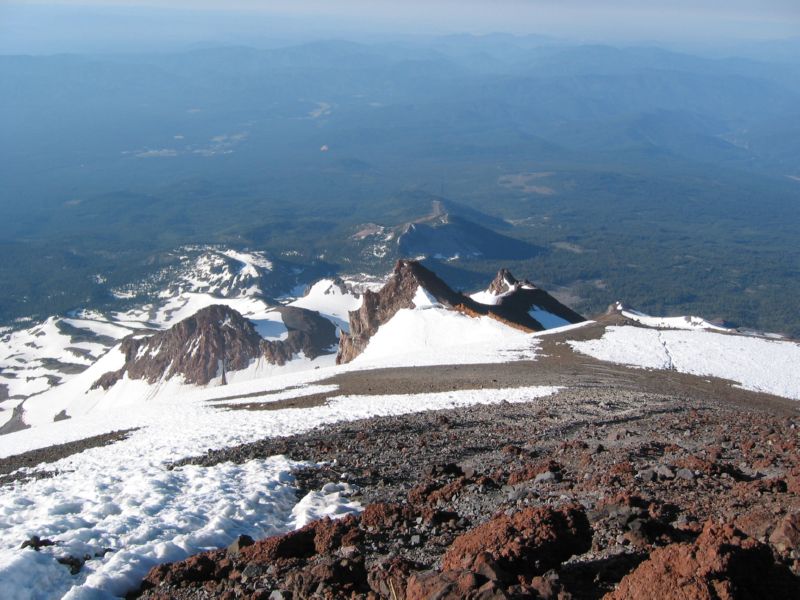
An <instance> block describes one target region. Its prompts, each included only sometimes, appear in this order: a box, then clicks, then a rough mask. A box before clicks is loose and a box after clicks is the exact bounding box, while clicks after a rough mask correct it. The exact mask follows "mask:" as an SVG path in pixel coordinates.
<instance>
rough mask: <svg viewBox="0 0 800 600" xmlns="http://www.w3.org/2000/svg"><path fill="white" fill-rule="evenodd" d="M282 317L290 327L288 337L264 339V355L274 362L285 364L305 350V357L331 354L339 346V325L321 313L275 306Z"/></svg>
mask: <svg viewBox="0 0 800 600" xmlns="http://www.w3.org/2000/svg"><path fill="white" fill-rule="evenodd" d="M275 310H276V311H277V312H279V313H280V314H281V316H282V317H283V323H284V325H286V328H287V329H288V330H289V334H288V336H287V337H286V339H285V340H262V341H261V346H262V350H263V354H264V358H266V360H267V361H268V362H269V363H271V364H274V365H284V364H286V363H287V362H288V361H290V360H291V359H292V357H293V356H294V355H295V354H298V353H300V352H302V353H303V354H304V355H305V357H306V358H316V357H318V356H322V355H323V354H330V353H331V352H332V351H333V350H332V348H334V347H335V345H336V341H337V340H336V327H335V326H334V324H333V323H331V322H330V321H329V320H328V319H326V318H325V317H322V316H320V314H319V313H318V312H314V311H311V310H306V309H304V308H296V307H294V306H282V307H279V308H276V309H275Z"/></svg>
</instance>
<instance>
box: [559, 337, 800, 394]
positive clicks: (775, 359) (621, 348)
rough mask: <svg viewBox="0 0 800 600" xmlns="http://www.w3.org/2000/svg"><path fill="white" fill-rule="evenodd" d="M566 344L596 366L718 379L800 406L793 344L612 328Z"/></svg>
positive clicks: (799, 356)
mask: <svg viewBox="0 0 800 600" xmlns="http://www.w3.org/2000/svg"><path fill="white" fill-rule="evenodd" d="M569 343H570V345H571V346H572V347H573V348H574V349H575V350H577V351H579V352H583V353H584V354H588V355H590V356H593V357H594V358H598V359H600V360H607V361H610V362H616V363H620V364H626V365H631V366H635V367H643V368H650V369H675V370H676V371H679V372H681V373H690V374H692V375H700V376H712V377H720V378H722V379H729V380H731V381H735V382H737V383H738V385H739V386H740V387H742V388H744V389H747V390H752V391H756V392H765V393H768V394H774V395H776V396H783V397H785V398H791V399H793V400H800V377H798V367H800V344H798V343H797V342H791V341H779V340H770V339H765V338H760V337H754V336H744V335H731V334H723V333H716V332H711V331H703V330H692V331H680V330H658V329H644V328H641V327H633V326H621V327H616V326H613V327H609V328H608V329H607V330H606V332H605V334H603V337H602V338H601V339H599V340H588V341H580V342H578V341H572V342H569Z"/></svg>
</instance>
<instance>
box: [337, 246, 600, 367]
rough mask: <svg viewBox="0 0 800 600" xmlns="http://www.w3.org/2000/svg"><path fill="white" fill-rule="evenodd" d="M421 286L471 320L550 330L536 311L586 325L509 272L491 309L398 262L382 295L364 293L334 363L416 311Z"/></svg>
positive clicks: (500, 277) (494, 287)
mask: <svg viewBox="0 0 800 600" xmlns="http://www.w3.org/2000/svg"><path fill="white" fill-rule="evenodd" d="M418 287H421V288H423V289H424V290H425V291H426V292H427V293H428V294H429V295H430V296H431V297H433V298H434V299H435V300H436V301H437V302H439V303H440V304H442V306H444V307H446V308H449V309H452V310H456V311H458V312H461V313H463V314H465V315H468V316H471V317H480V316H489V317H492V318H494V319H497V320H498V321H501V322H503V323H505V324H507V325H509V326H511V327H515V328H517V329H522V330H523V331H542V330H544V329H546V327H545V326H544V325H542V323H540V322H539V321H537V320H536V319H534V318H533V317H532V316H531V315H530V311H531V310H532V309H533V308H534V307H537V308H539V309H542V310H545V311H547V312H550V313H552V314H554V315H556V316H558V317H560V318H562V319H564V320H565V321H567V322H569V323H580V322H581V321H585V319H584V318H583V317H582V316H581V315H579V314H578V313H576V312H575V311H573V310H572V309H570V308H568V307H567V306H564V305H563V304H561V303H560V302H559V301H558V300H556V299H555V298H553V297H552V296H551V295H550V294H548V293H547V292H545V291H544V290H541V289H538V288H536V287H535V286H534V285H533V284H531V283H530V282H527V281H524V282H519V281H517V280H516V279H515V278H514V276H513V275H511V273H510V272H508V270H506V269H502V270H501V271H500V272H499V273H498V274H497V277H495V279H494V281H493V282H492V284H491V286H490V291H492V292H494V293H495V294H498V295H499V294H505V295H503V296H500V297H499V298H498V302H497V304H493V305H489V304H481V303H479V302H476V301H475V300H473V299H472V298H470V297H469V296H466V295H464V294H461V293H459V292H456V291H454V290H453V289H452V288H450V286H448V285H447V284H446V283H445V282H444V281H442V280H441V279H439V278H438V277H437V276H436V275H435V274H434V273H433V272H431V271H429V270H428V269H426V268H425V267H423V266H422V265H421V264H420V263H418V262H417V261H413V260H400V261H398V262H397V264H396V265H395V267H394V271H393V272H392V276H391V277H390V278H389V281H388V282H387V283H386V285H385V286H383V288H381V290H379V291H378V292H371V291H367V292H365V293H364V297H363V301H362V303H361V307H360V308H359V309H358V310H356V311H353V312H351V313H350V333H349V334H345V333H343V334H342V336H341V338H340V340H339V354H338V355H337V357H336V362H337V363H339V364H343V363H348V362H350V361H352V360H353V359H354V358H356V357H357V356H358V355H359V354H361V353H362V352H363V351H364V349H365V348H366V347H367V344H368V343H369V340H370V338H371V337H372V336H373V335H375V333H376V332H377V331H378V328H379V327H380V326H381V325H384V324H385V323H387V322H388V321H389V320H390V319H391V318H392V317H394V316H395V315H396V314H397V312H398V311H399V310H401V309H403V308H413V307H414V302H413V298H414V295H415V294H416V291H417V288H418Z"/></svg>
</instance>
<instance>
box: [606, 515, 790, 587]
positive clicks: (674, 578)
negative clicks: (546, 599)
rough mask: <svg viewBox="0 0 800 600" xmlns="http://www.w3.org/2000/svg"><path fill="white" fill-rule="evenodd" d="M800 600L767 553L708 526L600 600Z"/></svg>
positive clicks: (732, 531) (736, 534)
mask: <svg viewBox="0 0 800 600" xmlns="http://www.w3.org/2000/svg"><path fill="white" fill-rule="evenodd" d="M761 598H770V599H772V600H779V599H786V600H788V599H789V598H800V583H799V582H798V580H797V579H796V578H794V577H793V576H792V575H791V573H790V572H789V571H788V569H786V567H784V566H782V565H780V564H778V563H776V562H775V559H774V558H773V556H772V553H771V552H770V550H769V548H768V547H767V546H765V545H764V544H761V543H759V542H757V541H756V540H754V539H752V538H748V537H747V536H745V535H744V534H743V533H742V532H740V531H738V530H737V529H736V528H734V527H733V526H732V525H722V526H720V525H715V524H713V523H712V522H708V523H707V524H706V526H705V527H704V528H703V533H702V534H701V535H700V537H698V538H697V540H696V541H695V542H694V543H693V544H671V545H669V546H667V547H665V548H660V549H658V550H656V551H654V552H653V553H652V554H651V555H650V558H648V559H647V560H646V561H645V562H643V563H642V564H641V565H639V566H638V567H637V568H636V569H635V570H634V571H633V572H632V573H630V574H628V575H627V576H625V577H624V578H623V579H622V581H621V582H620V584H619V587H618V588H617V589H616V590H615V591H614V592H611V593H609V594H606V595H605V596H604V600H645V599H647V600H751V599H752V600H757V599H761Z"/></svg>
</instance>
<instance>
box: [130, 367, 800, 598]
mask: <svg viewBox="0 0 800 600" xmlns="http://www.w3.org/2000/svg"><path fill="white" fill-rule="evenodd" d="M641 373H643V375H642V377H649V378H651V379H652V380H651V381H650V384H649V385H647V386H644V385H640V386H638V388H639V389H634V388H635V387H637V386H633V385H623V386H620V387H617V388H611V387H605V386H598V387H589V386H586V387H577V388H575V387H573V388H568V389H564V390H562V391H561V392H559V393H557V394H555V395H552V396H549V397H545V398H540V399H537V400H536V401H535V402H531V403H524V404H505V403H501V404H497V405H491V406H473V407H466V408H457V409H453V410H443V411H433V412H425V413H416V414H409V415H404V416H393V417H381V418H373V419H366V420H363V421H354V422H346V423H341V424H334V425H329V426H325V427H323V428H320V429H317V430H314V431H311V432H308V433H305V434H302V435H298V436H294V437H288V438H277V439H265V440H261V441H258V442H254V443H250V444H245V445H241V446H237V447H232V448H227V449H224V450H219V451H212V452H209V453H207V454H205V455H203V456H199V457H195V458H191V459H185V460H183V461H181V462H179V463H176V464H174V465H172V468H178V469H179V468H181V467H182V465H185V464H198V465H203V466H211V465H215V464H220V463H224V462H228V461H230V462H233V463H243V462H245V461H248V460H251V459H253V458H259V457H269V456H273V455H276V454H283V455H285V456H287V457H288V458H290V459H292V460H298V461H313V462H314V463H315V464H316V465H317V466H314V467H310V468H305V469H303V470H302V471H299V472H298V473H297V479H298V482H299V485H300V487H301V488H302V489H301V490H300V491H299V494H300V495H301V496H302V495H304V494H305V493H306V492H307V491H310V490H319V489H324V488H325V486H326V485H327V486H330V485H332V484H339V483H347V484H348V486H349V487H348V489H350V490H351V492H350V493H351V498H352V500H354V501H358V502H359V503H361V505H362V506H363V507H364V510H363V512H361V514H360V515H348V516H347V517H345V518H343V519H339V520H333V521H332V520H329V519H327V518H326V519H323V520H321V521H316V522H313V523H311V524H309V525H306V526H305V527H303V528H301V529H299V530H297V531H293V532H290V533H287V534H285V535H282V536H276V537H271V538H266V539H264V540H252V539H250V538H248V537H247V536H242V537H240V538H239V539H238V540H237V541H236V542H234V543H233V544H232V545H231V546H230V547H229V548H227V549H220V550H216V551H211V552H206V553H203V554H198V555H195V556H192V557H190V558H189V559H187V560H184V561H181V562H177V563H170V564H164V565H160V566H158V567H155V568H154V569H153V570H151V572H150V573H149V574H148V575H147V577H146V578H145V580H144V581H143V583H142V586H141V588H140V589H139V590H138V591H136V592H133V593H131V594H130V596H131V597H140V598H149V599H157V598H158V599H166V598H252V599H270V600H280V599H292V600H295V599H301V598H388V599H392V600H394V599H403V598H406V599H409V600H410V599H413V600H417V599H422V598H438V599H455V598H475V599H478V598H480V599H499V598H550V599H556V598H558V599H566V598H588V599H594V598H608V599H614V600H618V599H623V598H630V599H633V598H637V599H639V598H641V599H644V598H675V599H678V598H680V599H694V598H697V599H717V598H719V599H732V598H753V599H755V598H800V578H798V575H800V455H799V454H798V444H799V443H800V416H797V413H796V411H795V410H794V409H793V408H792V407H791V406H790V405H789V404H787V403H785V402H777V401H776V402H775V403H771V402H770V400H769V397H767V396H765V395H759V396H758V400H759V401H758V402H751V403H749V407H748V403H747V402H743V401H741V398H742V395H747V394H749V393H748V392H742V391H731V392H730V394H729V395H730V397H729V398H726V397H725V396H726V393H727V392H719V393H716V394H715V393H710V392H709V393H706V392H708V390H706V392H704V391H703V390H692V389H690V388H685V389H686V393H683V394H680V393H676V392H675V391H674V390H671V389H669V388H670V386H669V385H668V382H667V381H666V380H665V381H660V380H659V379H658V377H656V376H655V375H653V376H652V377H651V376H650V375H645V374H644V373H645V372H641ZM609 377H611V378H612V379H613V374H611V375H609ZM659 377H660V376H659ZM378 379H379V377H378ZM661 384H663V387H664V389H665V391H664V392H662V393H659V392H658V391H657V389H658V388H659V386H660V385H661ZM643 388H646V391H643ZM709 389H712V390H713V389H717V388H709ZM719 389H722V388H719ZM728 389H730V388H728ZM755 397H756V396H755V395H753V398H755Z"/></svg>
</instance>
